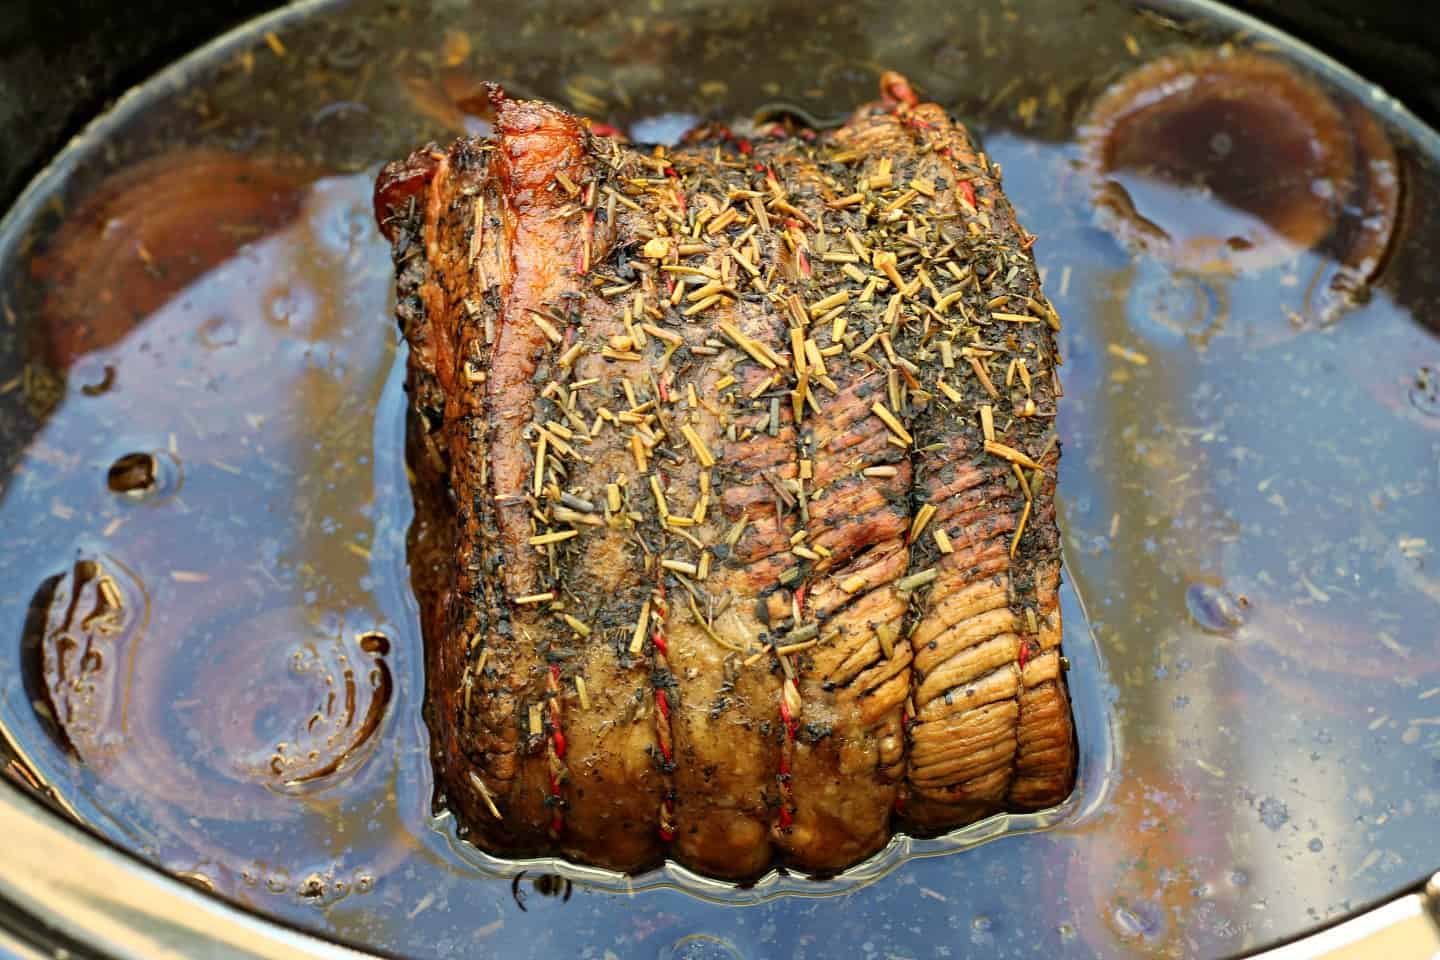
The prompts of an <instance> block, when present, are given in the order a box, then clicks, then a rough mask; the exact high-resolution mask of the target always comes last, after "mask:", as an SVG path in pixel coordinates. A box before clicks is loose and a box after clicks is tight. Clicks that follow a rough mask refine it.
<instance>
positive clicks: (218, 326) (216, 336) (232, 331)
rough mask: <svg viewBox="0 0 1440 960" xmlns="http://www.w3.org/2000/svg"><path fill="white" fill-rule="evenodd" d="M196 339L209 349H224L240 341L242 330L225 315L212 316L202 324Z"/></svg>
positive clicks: (196, 332) (196, 333)
mask: <svg viewBox="0 0 1440 960" xmlns="http://www.w3.org/2000/svg"><path fill="white" fill-rule="evenodd" d="M195 339H196V340H198V341H199V342H200V345H201V346H202V347H204V348H205V349H207V350H222V349H224V348H225V347H233V346H235V344H237V343H239V342H240V330H239V328H237V327H236V326H235V324H234V323H232V322H231V321H230V320H228V319H226V318H225V317H218V316H217V317H211V318H210V319H208V320H206V321H205V322H204V323H202V324H200V329H199V330H197V331H195Z"/></svg>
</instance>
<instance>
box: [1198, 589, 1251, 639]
mask: <svg viewBox="0 0 1440 960" xmlns="http://www.w3.org/2000/svg"><path fill="white" fill-rule="evenodd" d="M1249 606H1250V601H1249V600H1248V599H1246V598H1245V597H1243V596H1241V597H1235V596H1232V595H1231V594H1230V593H1229V592H1227V591H1226V590H1224V589H1222V588H1221V587H1218V586H1216V585H1214V584H1211V583H1203V582H1202V583H1192V584H1190V586H1189V587H1187V588H1186V589H1185V609H1186V610H1187V611H1188V612H1189V614H1190V619H1192V620H1194V621H1195V625H1196V626H1198V627H1199V628H1200V629H1201V630H1204V631H1206V632H1207V633H1217V634H1230V633H1234V632H1235V630H1237V629H1238V628H1239V627H1242V626H1244V624H1245V616H1246V613H1245V611H1246V610H1247V608H1248V607H1249Z"/></svg>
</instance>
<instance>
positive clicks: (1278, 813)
mask: <svg viewBox="0 0 1440 960" xmlns="http://www.w3.org/2000/svg"><path fill="white" fill-rule="evenodd" d="M1260 822H1261V823H1263V824H1265V826H1267V827H1269V828H1270V829H1271V830H1279V829H1280V828H1281V827H1283V826H1285V824H1287V823H1289V822H1290V810H1289V808H1288V807H1286V806H1285V801H1284V800H1277V799H1275V798H1274V797H1265V798H1264V799H1262V800H1261V801H1260Z"/></svg>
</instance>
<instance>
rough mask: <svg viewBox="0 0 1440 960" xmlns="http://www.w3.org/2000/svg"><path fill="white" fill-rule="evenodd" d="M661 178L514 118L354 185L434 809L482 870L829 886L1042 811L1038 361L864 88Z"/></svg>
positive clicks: (962, 137)
mask: <svg viewBox="0 0 1440 960" xmlns="http://www.w3.org/2000/svg"><path fill="white" fill-rule="evenodd" d="M882 89H883V90H884V91H885V96H884V99H882V100H881V101H880V102H878V103H876V104H872V105H869V106H866V107H864V108H861V109H860V110H859V111H858V112H857V113H856V115H855V117H854V118H853V119H852V120H851V122H850V123H849V124H847V125H846V126H845V127H844V128H842V129H841V130H839V131H836V132H834V133H833V134H828V135H824V136H821V137H819V138H815V139H813V141H812V142H808V143H807V142H805V141H804V140H803V139H801V138H798V137H792V136H788V135H785V133H784V131H777V132H776V133H777V135H774V136H766V137H757V138H756V139H755V140H754V141H753V143H752V142H750V141H742V140H736V139H735V138H734V137H733V136H731V135H730V134H729V133H728V132H726V131H718V130H711V131H708V132H707V133H706V134H702V135H697V136H696V137H695V138H693V142H691V143H689V144H687V145H686V146H684V147H681V148H679V149H676V150H672V151H666V150H664V149H662V148H657V149H655V150H654V151H653V152H649V151H642V150H640V149H637V148H631V147H627V146H622V145H621V144H619V143H617V142H616V141H614V140H610V139H604V138H599V137H596V136H593V135H592V134H591V133H590V132H589V131H588V129H587V127H586V124H585V123H584V122H583V121H581V120H578V119H577V118H575V117H573V116H571V115H570V114H567V113H566V112H564V111H563V110H560V109H558V108H556V107H553V106H549V105H546V104H541V103H532V102H520V101H513V100H508V99H506V98H504V96H503V95H501V94H499V93H498V91H497V93H496V94H495V97H494V102H495V107H496V123H495V136H494V138H493V139H491V140H462V141H459V142H457V143H456V144H455V145H454V146H452V147H451V148H449V149H448V150H441V149H438V148H435V147H431V148H428V149H426V150H424V151H420V152H418V153H416V154H414V155H412V156H411V157H410V158H409V159H407V160H406V161H403V162H401V163H397V164H392V165H391V166H390V167H387V168H386V170H385V171H384V172H383V173H382V175H381V180H380V184H379V187H378V189H377V199H376V206H377V212H378V213H379V214H380V215H381V217H382V226H383V227H384V228H385V229H386V231H387V234H388V235H390V236H391V237H392V239H393V241H394V246H395V260H396V265H397V271H398V316H399V319H400V324H401V328H402V330H403V332H404V334H405V337H406V339H407V341H408V342H409V345H410V359H409V376H408V379H407V387H408V390H409V392H410V398H411V421H410V431H409V461H410V464H411V467H412V470H413V472H414V485H415V498H416V521H415V523H414V525H413V527H412V530H411V562H412V567H413V571H414V581H415V588H416V592H417V596H418V597H419V600H420V606H421V610H422V617H423V626H424V633H425V639H426V657H427V660H426V669H427V686H428V697H427V720H428V723H429V726H430V729H431V733H432V738H433V744H434V759H435V767H436V771H437V776H438V779H439V783H440V789H441V791H442V793H443V802H444V803H445V804H446V805H448V806H449V808H450V809H452V810H454V811H455V812H456V814H457V816H458V817H459V818H460V821H461V822H462V824H464V825H465V826H466V828H468V829H469V830H470V831H471V834H470V835H471V837H472V839H473V840H474V841H475V842H476V843H477V844H479V845H480V846H481V847H483V848H484V849H486V850H489V851H491V852H494V853H497V854H500V855H534V854H541V853H559V854H563V855H565V856H568V857H571V858H574V859H575V860H577V861H581V862H585V863H592V864H598V865H602V866H606V867H611V868H614V869H618V870H626V871H635V870H639V869H643V868H645V867H647V866H651V865H654V864H656V863H658V862H659V861H660V860H661V859H662V858H664V857H665V856H670V857H673V858H674V859H676V860H678V861H679V862H681V863H683V864H685V865H687V866H689V867H691V868H693V869H695V870H697V871H700V872H702V873H705V874H708V875H711V876H716V877H724V878H732V879H745V878H750V877H754V876H757V875H758V874H760V873H761V872H763V871H764V870H765V869H767V868H768V867H769V866H770V865H771V864H772V863H774V862H776V860H777V859H778V860H779V861H781V862H784V863H787V864H789V865H792V866H795V867H797V868H800V869H804V870H809V871H815V872H821V873H825V872H834V871H837V870H841V869H844V868H845V867H847V866H850V865H852V864H854V863H857V862H858V861H860V860H862V859H864V858H865V857H867V856H869V855H871V854H873V853H874V852H875V851H876V850H878V849H879V848H880V847H881V846H883V845H884V844H885V843H886V841H887V840H888V839H889V837H890V836H891V834H892V832H893V831H895V830H898V829H909V830H914V831H928V832H934V831H938V830H944V829H949V828H952V827H955V826H958V825H961V824H964V823H968V822H970V821H973V820H975V819H977V818H979V817H982V816H985V815H988V814H990V813H993V812H995V811H998V810H1028V809H1036V808H1040V807H1044V806H1049V805H1053V804H1055V803H1057V802H1059V801H1060V800H1061V799H1063V798H1064V797H1065V795H1066V794H1067V792H1068V791H1069V789H1070V787H1071V784H1072V782H1073V778H1074V768H1075V746H1074V732H1073V729H1072V725H1071V718H1070V707H1069V703H1068V700H1067V695H1066V689H1065V679H1064V672H1063V668H1062V664H1063V661H1062V658H1061V656H1060V613H1059V608H1058V599H1057V589H1058V585H1059V576H1060V559H1059V536H1058V533H1057V530H1056V526H1055V510H1054V501H1053V497H1054V488H1055V471H1056V468H1057V466H1058V460H1059V449H1058V446H1057V444H1056V443H1055V441H1054V432H1053V417H1054V413H1055V403H1056V399H1057V396H1058V380H1057V379H1056V377H1055V365H1056V363H1057V362H1058V360H1057V357H1056V355H1055V350H1054V341H1053V333H1052V331H1053V329H1058V326H1059V321H1058V319H1057V318H1056V316H1055V313H1054V311H1053V309H1052V308H1051V307H1050V305H1049V304H1048V302H1047V301H1046V300H1045V299H1044V297H1043V295H1042V294H1041V292H1040V287H1039V280H1038V275H1037V272H1036V269H1035V265H1034V262H1033V260H1032V258H1031V257H1030V254H1029V248H1030V245H1031V243H1032V242H1033V238H1032V237H1030V236H1029V235H1028V234H1026V233H1025V232H1024V231H1023V230H1022V229H1021V228H1020V227H1019V226H1018V225H1017V224H1016V222H1015V219H1014V215H1013V212H1012V210H1011V208H1010V206H1009V204H1008V202H1007V201H1006V200H1005V198H1004V196H1003V194H1002V193H1001V191H1000V188H999V184H998V179H997V178H998V171H996V170H995V169H993V168H992V167H991V166H990V165H989V164H988V163H987V162H986V161H985V159H984V157H983V155H980V154H978V153H977V151H976V149H975V146H974V144H973V143H972V141H971V140H970V138H969V136H968V134H967V133H966V131H965V130H964V128H963V127H961V126H960V125H959V124H958V123H956V122H954V121H953V120H951V119H950V118H949V117H947V116H946V115H945V113H944V111H943V110H941V109H940V108H939V107H937V106H935V105H933V104H919V103H918V102H916V100H915V98H914V97H913V95H912V94H911V93H910V91H909V88H908V86H907V85H905V84H904V81H903V80H902V79H901V78H899V77H897V76H895V75H887V76H886V78H885V81H884V84H883V86H882Z"/></svg>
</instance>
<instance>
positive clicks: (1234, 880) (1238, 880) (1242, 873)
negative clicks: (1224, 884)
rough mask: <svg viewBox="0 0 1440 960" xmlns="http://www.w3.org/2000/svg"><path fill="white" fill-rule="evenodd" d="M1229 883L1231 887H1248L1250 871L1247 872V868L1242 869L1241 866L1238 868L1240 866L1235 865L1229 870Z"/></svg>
mask: <svg viewBox="0 0 1440 960" xmlns="http://www.w3.org/2000/svg"><path fill="white" fill-rule="evenodd" d="M1230 885H1231V886H1232V887H1248V886H1250V872H1249V871H1248V870H1245V869H1242V868H1240V867H1236V868H1235V869H1234V870H1231V871H1230Z"/></svg>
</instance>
